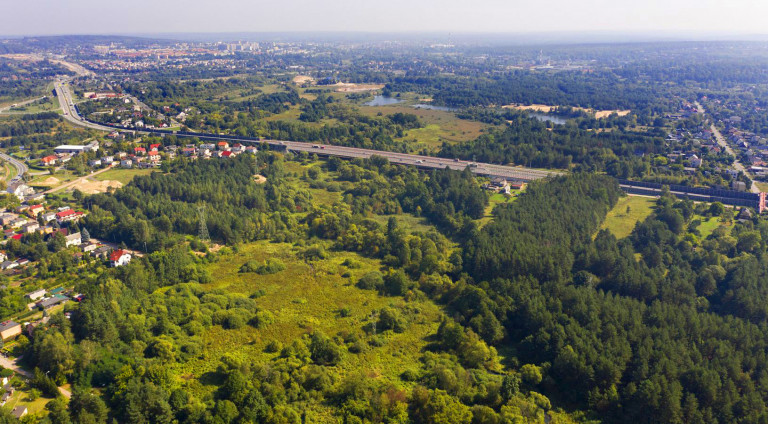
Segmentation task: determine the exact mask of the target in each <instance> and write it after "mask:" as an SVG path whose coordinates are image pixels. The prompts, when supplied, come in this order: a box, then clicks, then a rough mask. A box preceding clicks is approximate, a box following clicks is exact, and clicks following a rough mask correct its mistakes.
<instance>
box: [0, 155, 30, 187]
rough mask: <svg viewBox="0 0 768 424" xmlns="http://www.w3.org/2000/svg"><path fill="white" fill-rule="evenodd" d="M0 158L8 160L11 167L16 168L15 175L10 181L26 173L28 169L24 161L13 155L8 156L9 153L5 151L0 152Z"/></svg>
mask: <svg viewBox="0 0 768 424" xmlns="http://www.w3.org/2000/svg"><path fill="white" fill-rule="evenodd" d="M0 159H3V160H5V161H8V162H10V163H11V165H13V167H14V168H16V176H15V177H13V178H11V181H10V182H14V181H17V180H19V179H21V177H22V176H23V175H24V174H26V173H27V171H28V170H29V168H28V167H27V165H26V164H25V163H24V162H22V161H20V160H18V159H16V158H14V157H12V156H9V155H7V154H5V153H2V152H0Z"/></svg>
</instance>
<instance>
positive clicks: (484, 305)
mask: <svg viewBox="0 0 768 424" xmlns="http://www.w3.org/2000/svg"><path fill="white" fill-rule="evenodd" d="M297 160H300V161H308V160H310V161H311V158H308V157H306V156H304V157H303V158H302V157H299V158H297ZM284 168H285V162H284V159H283V158H282V156H281V155H279V154H274V153H269V152H262V153H260V154H259V155H258V157H257V158H256V159H255V160H254V159H252V158H250V157H248V156H247V155H246V156H241V157H238V158H237V159H236V160H229V161H214V160H210V161H199V162H185V161H184V160H180V161H178V162H177V163H176V164H174V165H173V168H172V169H170V170H171V171H173V172H171V173H166V174H161V173H155V174H153V175H150V176H146V177H137V178H136V179H135V180H134V182H132V183H131V184H129V185H128V186H126V187H124V188H122V189H120V190H118V191H117V192H116V193H115V194H114V195H112V196H110V195H94V196H89V197H86V198H84V200H83V202H84V205H86V206H87V207H89V208H90V210H91V213H90V214H89V216H88V217H87V219H86V220H85V221H84V222H83V224H82V225H84V226H87V227H88V229H89V230H90V232H91V233H92V234H95V235H98V236H99V237H103V238H105V239H112V238H114V239H115V240H123V241H125V242H126V243H128V244H129V245H131V246H134V247H143V244H144V243H147V249H148V250H149V251H150V252H153V253H150V254H149V255H147V256H146V257H144V258H141V259H139V260H136V261H134V263H132V264H131V265H129V266H127V267H123V268H120V269H116V270H114V271H110V272H106V273H102V274H99V275H93V276H91V277H88V278H86V280H84V281H83V282H81V283H80V284H79V285H78V290H80V291H82V292H83V293H86V294H87V300H86V301H84V302H83V303H82V304H81V305H80V306H79V308H77V310H76V311H75V316H74V317H73V319H72V320H71V322H70V321H67V320H61V319H58V318H55V319H54V320H52V323H51V325H49V326H48V328H47V329H46V330H45V331H40V332H35V336H34V338H32V339H30V340H29V347H28V348H27V350H28V352H29V355H28V356H27V358H28V359H27V360H28V361H29V363H30V365H34V366H37V367H39V368H40V370H41V375H40V376H38V378H37V380H39V381H37V382H36V383H35V384H38V385H39V387H41V390H44V388H45V387H46V386H50V385H51V383H50V382H49V381H53V382H54V384H56V383H58V384H61V383H63V382H65V381H68V382H71V383H73V384H74V386H75V391H74V393H76V394H77V396H78V398H77V399H78V402H74V403H73V402H70V405H69V407H68V410H66V411H65V409H64V407H63V406H62V405H59V404H58V403H56V402H54V403H52V404H51V407H50V409H51V415H50V418H49V419H50V420H51V422H55V423H58V422H68V421H65V420H66V417H67V416H68V417H70V419H71V420H72V421H73V422H84V421H82V420H84V419H86V418H82V417H85V416H88V417H90V416H91V415H95V416H97V417H114V418H116V419H118V420H120V421H131V422H172V421H173V420H179V422H222V420H223V422H246V421H248V420H252V421H263V422H289V423H292V422H299V421H300V419H301V410H302V408H301V406H300V405H302V404H303V402H307V401H308V399H309V398H308V397H307V396H309V394H310V393H314V394H313V395H311V396H310V398H312V399H316V401H321V402H324V403H325V404H326V405H330V406H331V407H332V408H333V410H334V411H336V414H337V415H338V416H339V417H343V418H344V420H346V422H365V421H369V422H466V423H470V422H482V423H485V422H488V423H496V422H517V421H515V420H518V419H524V420H529V421H527V422H538V421H536V420H539V419H544V418H543V416H544V415H542V414H545V413H546V414H548V415H549V416H550V419H558V420H563V421H557V422H567V420H568V419H570V418H567V417H566V416H565V415H563V414H562V412H557V410H556V409H551V408H552V407H553V406H561V407H568V408H576V409H578V410H582V411H586V415H582V416H583V417H592V418H594V419H600V420H604V421H606V422H625V421H626V420H627V419H631V420H632V421H637V422H648V423H654V422H680V423H682V422H702V423H703V422H722V423H726V422H728V423H730V422H762V420H764V419H765V416H766V413H768V411H766V407H765V402H766V398H765V396H764V394H763V393H765V388H764V387H763V386H764V384H765V373H766V370H765V368H764V363H765V361H766V358H765V357H764V356H765V348H766V343H768V339H767V338H766V336H765V332H764V331H763V327H764V326H765V325H766V321H765V320H766V319H768V309H766V308H765V307H764V306H761V305H762V303H763V302H760V301H759V300H758V299H761V298H762V297H764V295H762V294H761V293H762V288H761V287H760V284H759V281H760V280H761V278H762V277H761V276H764V275H765V274H767V273H768V271H767V269H768V268H766V266H765V264H764V262H765V261H764V258H765V257H766V255H765V249H766V243H765V242H764V241H763V240H765V239H766V237H768V224H766V223H765V222H764V221H762V220H755V221H745V222H739V223H736V224H735V225H734V226H733V230H732V231H731V232H730V234H729V233H727V232H725V231H722V230H717V231H715V232H714V233H713V234H712V235H710V236H708V237H706V238H704V239H702V238H700V237H699V236H697V232H698V230H697V227H698V225H699V224H700V221H699V220H700V219H701V218H697V217H702V216H720V215H722V216H723V217H724V218H725V219H732V218H727V217H726V215H727V214H725V213H724V211H723V209H722V207H716V206H717V205H715V206H712V207H709V206H708V205H694V204H692V203H690V202H685V201H677V200H674V199H673V198H670V197H662V198H661V199H660V200H659V201H658V205H657V208H656V211H655V212H654V213H653V214H652V215H651V217H649V218H648V219H647V220H646V221H644V222H642V223H640V224H639V225H638V226H637V228H636V229H635V230H634V231H633V233H632V235H631V236H630V237H628V238H626V239H622V240H617V239H616V238H615V237H614V236H613V235H612V234H611V233H609V232H607V231H604V230H603V231H598V228H599V226H600V223H601V222H602V220H603V219H604V217H605V214H606V213H607V211H608V210H609V209H610V208H611V207H612V206H613V205H614V204H615V203H616V201H617V199H618V198H619V197H620V196H622V194H621V192H620V191H619V189H618V187H617V185H616V183H615V182H614V180H613V179H611V178H609V177H606V176H598V175H594V174H589V173H577V174H576V175H574V176H571V177H561V178H557V179H554V180H551V181H543V182H537V183H533V184H531V186H530V187H529V188H528V190H527V191H526V193H525V194H524V195H522V196H520V198H519V199H518V200H517V201H516V202H514V203H511V204H508V205H503V206H497V207H496V209H495V210H494V219H493V220H492V221H491V222H490V223H488V224H487V225H485V226H483V227H479V226H478V225H477V223H476V221H475V219H477V218H479V217H482V216H483V210H484V208H485V205H486V204H487V201H488V200H487V197H486V194H485V193H483V192H482V191H480V189H479V184H478V183H477V182H476V181H475V179H474V177H473V176H472V174H471V173H469V172H468V171H467V172H455V171H435V172H432V173H419V172H417V171H415V170H413V169H408V168H404V167H400V166H393V165H390V164H389V163H387V161H386V160H384V159H382V158H376V157H374V158H371V159H369V160H356V161H352V162H344V161H340V160H338V159H333V160H330V161H328V162H325V163H324V164H321V167H317V165H315V166H312V167H310V168H308V170H307V171H306V172H305V173H304V174H301V175H295V174H287V173H286V172H285V169H284ZM256 173H260V174H262V175H265V176H266V177H267V181H268V182H267V183H266V184H263V185H259V184H255V183H254V182H253V179H252V177H253V175H254V174H256ZM329 176H332V178H329ZM297 178H298V179H297ZM289 181H294V183H289ZM297 181H298V182H302V184H306V186H309V187H312V188H314V189H325V190H331V191H332V192H339V191H340V192H341V195H342V199H343V201H342V202H339V203H335V204H333V205H331V206H323V205H317V204H313V201H312V198H313V197H312V195H311V193H309V192H308V191H302V190H299V191H296V190H297V189H296V188H295V187H296V185H295V182H297ZM300 185H301V184H300ZM201 204H205V205H207V211H208V212H207V213H208V217H209V221H208V222H209V223H210V224H209V230H210V233H211V236H212V238H213V239H214V240H216V241H219V242H222V243H227V244H230V245H233V246H237V244H238V243H241V242H247V241H251V240H257V239H269V240H276V241H289V242H293V243H295V244H296V245H297V246H299V251H300V252H302V253H301V255H303V256H304V257H305V258H320V257H324V255H325V253H324V250H325V249H332V250H338V251H350V252H359V253H360V254H362V255H364V256H367V257H370V258H378V259H379V260H381V263H382V269H381V271H379V272H371V273H368V274H366V275H365V276H364V277H363V278H361V279H360V281H358V282H357V285H358V287H360V288H362V289H364V290H375V291H377V292H378V293H380V295H382V296H403V297H405V298H406V299H409V298H411V299H413V298H414V296H415V297H419V296H424V297H426V298H429V299H432V300H433V301H435V302H438V303H439V304H441V305H443V306H444V308H445V310H446V312H447V313H448V315H449V316H450V317H451V319H450V320H447V321H446V322H445V323H444V324H443V325H441V327H440V329H439V331H438V332H437V334H436V335H435V337H436V340H437V343H436V344H435V350H434V351H430V352H426V353H424V357H423V361H424V362H423V365H422V367H421V368H420V371H419V372H418V373H415V374H411V373H409V374H407V375H406V374H404V375H403V376H402V377H401V378H402V379H403V382H405V383H406V384H407V385H409V386H410V387H411V389H409V390H403V389H402V388H398V387H394V386H389V385H386V384H385V385H380V384H376V383H375V382H371V381H366V380H365V379H361V378H360V377H359V376H350V377H348V378H345V379H342V380H336V379H335V377H333V375H335V371H334V367H335V366H337V364H338V363H339V361H340V358H341V357H343V356H344V355H350V354H351V355H354V354H355V352H356V351H357V350H358V349H361V347H360V343H361V342H363V343H364V341H363V340H361V339H359V338H357V337H360V336H355V337H352V336H349V337H350V338H347V339H344V338H342V339H339V338H338V337H334V336H333V335H326V334H323V333H320V332H309V333H307V336H306V337H305V338H304V339H301V340H296V341H295V342H294V343H293V344H291V345H290V346H283V347H276V349H278V350H279V351H280V354H279V355H278V357H277V359H276V360H275V362H271V363H262V362H258V361H257V362H248V361H245V362H243V361H242V360H235V359H234V358H229V359H228V358H227V357H224V358H212V359H213V360H218V359H220V360H221V361H222V365H221V366H220V367H219V369H218V371H217V375H218V380H217V381H219V383H217V384H220V386H219V388H218V389H217V391H216V392H215V393H214V394H213V395H212V397H204V398H197V397H196V395H194V394H192V393H190V392H188V391H187V390H186V389H185V386H184V385H183V384H180V381H179V379H178V376H176V375H174V372H173V371H172V369H173V367H170V368H169V367H168V364H174V363H179V364H182V363H185V362H186V361H189V360H191V359H192V358H194V357H195V355H199V353H198V352H200V343H202V342H203V341H202V339H201V337H202V334H204V333H205V331H206V329H208V328H211V326H220V327H222V328H223V329H225V330H226V329H228V328H230V329H237V328H242V326H244V325H249V326H253V327H254V328H257V329H258V328H264V326H268V325H269V323H270V322H271V319H273V318H271V317H270V315H269V313H267V312H265V311H263V310H260V309H259V308H257V307H255V306H254V305H253V303H252V302H250V300H249V299H248V298H246V297H241V296H234V295H228V294H227V293H225V292H220V293H219V292H209V291H207V290H205V289H203V288H202V286H200V284H205V283H207V282H209V281H211V278H213V277H212V276H211V275H210V274H208V273H207V272H206V270H205V264H206V263H207V262H209V261H216V260H217V259H216V258H217V254H214V253H207V254H206V255H204V256H195V255H192V254H190V253H189V250H188V249H189V248H190V247H191V248H193V249H199V250H202V251H203V252H205V251H206V248H205V245H204V244H202V243H199V242H198V241H197V240H195V239H194V238H192V239H191V240H192V241H191V242H190V244H189V246H190V247H187V243H186V242H185V240H189V237H190V236H192V237H193V236H194V235H195V234H197V232H198V229H197V225H196V224H197V220H196V209H197V206H198V205H201ZM400 213H412V214H417V215H421V216H424V217H425V218H427V219H428V220H429V221H430V222H432V223H434V225H435V226H436V227H437V228H438V229H439V231H436V230H432V231H430V232H428V233H421V234H418V233H413V234H409V233H408V232H406V231H404V230H403V229H402V228H401V226H400V224H399V223H398V219H397V218H396V214H400ZM378 214H383V215H392V214H395V215H392V217H391V218H390V219H389V222H388V223H387V225H386V226H382V225H381V224H378V223H376V222H374V221H373V220H371V219H370V218H369V217H371V216H373V215H378ZM534 223H535V225H534ZM184 235H187V237H184ZM452 241H459V242H460V245H461V246H462V248H455V247H450V246H451V242H452ZM328 243H330V244H328ZM308 260H312V259H308ZM284 267H285V266H284V265H283V264H282V263H281V262H280V261H278V260H275V261H268V262H266V263H264V264H258V263H254V264H246V265H244V266H243V269H241V272H248V273H253V274H254V275H258V274H270V273H275V272H281V270H282V269H284ZM162 287H166V289H163V290H159V289H160V288H162ZM254 296H257V297H258V296H263V294H260V293H255V294H254ZM409 316H410V312H408V311H407V310H398V309H394V310H391V311H390V310H388V311H382V313H381V315H380V319H379V322H378V324H377V326H379V328H380V329H390V331H395V332H398V331H408V330H407V329H408V322H409V320H410V319H412V318H409ZM362 337H372V336H371V335H370V334H369V335H368V336H362ZM69 343H73V345H70V344H69ZM280 349H282V350H280ZM497 350H498V351H503V352H505V360H504V362H499V360H498V359H497V356H496V353H495V352H496V351H497ZM62 357H63V358H69V359H67V360H64V361H62V360H60V358H62ZM52 358H57V359H56V360H54V359H52ZM46 371H48V375H47V376H45V375H44V373H45V372H46ZM470 376H472V377H471V378H470ZM101 385H105V386H106V389H105V391H104V392H103V395H102V396H100V397H96V396H94V395H93V394H90V393H89V392H88V390H87V388H88V387H98V386H101ZM150 394H151V396H150ZM385 394H386V396H385ZM545 396H546V397H545ZM80 397H82V399H81V398H80ZM385 398H386V400H385V401H383V403H382V399H385ZM550 399H551V400H550ZM550 405H552V406H550ZM57 408H58V409H57ZM537 411H538V412H537ZM546 411H549V412H546ZM78 414H84V415H78ZM577 415H578V414H577ZM57 417H58V418H57ZM524 417H527V418H524ZM536 417H538V418H536ZM555 417H558V418H555ZM62 420H64V421H62ZM441 420H442V421H441ZM523 422H526V421H523Z"/></svg>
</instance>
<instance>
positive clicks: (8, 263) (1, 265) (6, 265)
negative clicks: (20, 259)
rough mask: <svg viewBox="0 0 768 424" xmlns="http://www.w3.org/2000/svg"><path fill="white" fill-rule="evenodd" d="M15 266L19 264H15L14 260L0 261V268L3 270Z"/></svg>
mask: <svg viewBox="0 0 768 424" xmlns="http://www.w3.org/2000/svg"><path fill="white" fill-rule="evenodd" d="M17 266H19V264H17V263H16V262H12V261H4V262H3V263H0V269H2V270H3V271H5V270H7V269H14V268H16V267H17Z"/></svg>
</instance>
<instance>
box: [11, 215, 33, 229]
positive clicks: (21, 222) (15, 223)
mask: <svg viewBox="0 0 768 424" xmlns="http://www.w3.org/2000/svg"><path fill="white" fill-rule="evenodd" d="M28 222H29V220H28V219H26V218H22V217H18V218H16V219H14V220H13V221H11V223H10V226H11V228H21V226H22V225H24V224H26V223H28Z"/></svg>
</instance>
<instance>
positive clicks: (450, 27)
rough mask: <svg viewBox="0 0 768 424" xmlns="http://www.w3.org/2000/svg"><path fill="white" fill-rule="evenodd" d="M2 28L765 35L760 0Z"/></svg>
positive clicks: (403, 8)
mask: <svg viewBox="0 0 768 424" xmlns="http://www.w3.org/2000/svg"><path fill="white" fill-rule="evenodd" d="M4 3H5V4H4V6H3V13H2V15H0V33H2V34H4V35H9V36H10V35H49V34H143V33H152V34H159V33H182V32H195V33H210V32H216V33H227V32H340V31H341V32H387V33H390V32H454V33H477V32H481V33H488V32H494V33H513V34H517V33H548V32H555V33H563V32H565V33H569V32H575V31H588V32H598V33H599V32H630V33H639V34H640V35H646V36H649V37H659V36H668V37H676V38H712V37H713V35H714V36H716V35H720V36H723V37H729V38H732V37H733V36H734V35H743V36H751V35H754V34H764V33H766V23H765V22H766V21H765V17H766V16H768V2H765V1H761V0H733V1H727V2H725V1H719V0H670V1H665V0H647V1H631V0H585V1H570V0H543V1H535V2H534V1H522V0H512V1H505V0H480V1H471V2H470V1H464V0H418V1H411V0H391V1H371V0H365V1H360V0H333V1H330V0H286V1H264V0H257V1H247V0H220V1H210V0H189V1H184V2H176V1H174V2H171V1H166V0H160V1H152V0H136V1H133V2H130V3H124V2H110V1H101V0H68V1H60V0H38V1H8V0H6V1H5V2H4Z"/></svg>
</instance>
